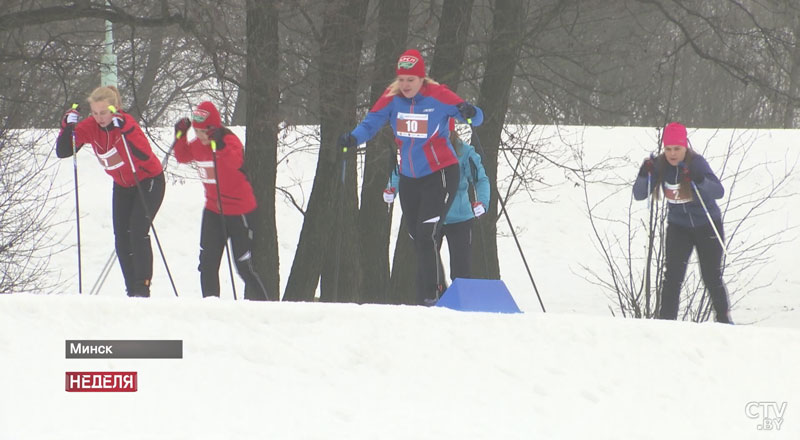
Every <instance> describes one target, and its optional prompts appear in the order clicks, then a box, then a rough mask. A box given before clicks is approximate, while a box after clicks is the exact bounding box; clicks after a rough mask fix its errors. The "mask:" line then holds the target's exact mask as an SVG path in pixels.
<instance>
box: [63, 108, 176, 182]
mask: <svg viewBox="0 0 800 440" xmlns="http://www.w3.org/2000/svg"><path fill="white" fill-rule="evenodd" d="M120 115H121V116H122V117H123V118H124V119H125V123H124V124H123V126H122V128H121V129H119V128H117V127H115V126H114V125H113V124H112V125H109V126H108V127H106V128H103V127H101V126H100V125H99V124H98V123H97V122H95V120H94V118H91V117H89V118H86V119H84V120H82V121H80V122H78V123H77V124H75V128H74V130H73V131H72V132H70V131H69V130H68V129H62V130H61V132H60V133H59V135H58V143H57V145H56V155H57V156H58V157H69V156H72V139H71V137H72V134H73V133H74V134H75V146H76V147H77V148H78V149H80V148H81V147H82V146H83V145H84V144H91V146H92V149H93V150H94V153H95V156H97V160H98V161H99V162H100V165H101V166H102V167H103V168H104V169H105V171H106V174H108V175H109V176H111V178H112V179H114V182H115V183H117V184H118V185H120V186H124V187H126V188H131V187H134V186H136V180H134V178H133V170H132V169H131V159H132V160H133V165H134V166H135V167H136V176H137V177H138V178H139V180H140V181H141V180H144V179H148V178H151V177H156V176H158V175H159V174H161V173H162V172H163V171H164V170H163V168H162V167H161V162H160V161H159V160H158V158H157V157H156V156H155V154H153V150H152V149H151V148H150V141H148V140H147V137H146V136H145V135H144V132H142V129H141V127H139V124H137V123H136V120H134V119H133V117H132V116H131V115H129V114H127V113H123V112H120ZM123 135H124V136H125V141H126V142H127V145H128V149H129V151H126V150H125V143H123V142H122V136H123ZM129 153H130V155H129Z"/></svg>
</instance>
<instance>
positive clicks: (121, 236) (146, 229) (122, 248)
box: [111, 173, 166, 297]
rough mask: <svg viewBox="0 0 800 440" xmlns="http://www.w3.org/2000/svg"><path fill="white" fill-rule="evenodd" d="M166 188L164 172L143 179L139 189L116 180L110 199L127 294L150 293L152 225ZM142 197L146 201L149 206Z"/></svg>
mask: <svg viewBox="0 0 800 440" xmlns="http://www.w3.org/2000/svg"><path fill="white" fill-rule="evenodd" d="M139 189H141V194H140V193H139ZM165 189H166V180H165V179H164V173H161V174H159V175H158V176H156V177H152V178H149V179H144V180H142V181H140V182H139V188H137V187H136V186H132V187H130V188H126V187H124V186H120V185H118V184H117V183H116V182H115V183H114V189H113V191H112V198H111V200H112V201H111V211H112V218H113V222H114V249H115V250H116V252H117V259H118V260H119V266H120V268H121V269H122V276H123V277H124V278H125V289H126V290H127V291H128V296H144V297H147V296H150V280H151V279H152V278H153V248H152V246H151V245H150V226H151V224H152V223H153V219H154V218H155V216H156V213H158V209H159V208H161V202H162V201H163V200H164V190H165ZM142 199H144V201H145V203H146V204H147V208H146V209H145V206H144V205H142ZM148 216H150V217H149V218H148Z"/></svg>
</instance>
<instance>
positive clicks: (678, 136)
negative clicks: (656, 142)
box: [662, 122, 689, 148]
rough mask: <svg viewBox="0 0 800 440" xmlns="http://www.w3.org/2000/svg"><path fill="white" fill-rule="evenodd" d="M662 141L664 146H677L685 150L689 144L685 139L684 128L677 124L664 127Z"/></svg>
mask: <svg viewBox="0 0 800 440" xmlns="http://www.w3.org/2000/svg"><path fill="white" fill-rule="evenodd" d="M662 141H663V142H662V144H663V145H664V146H667V145H678V146H681V147H683V148H687V147H688V145H689V142H688V139H687V138H686V126H684V125H683V124H680V123H678V122H670V123H669V124H667V126H666V127H664V136H663V138H662Z"/></svg>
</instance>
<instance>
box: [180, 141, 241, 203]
mask: <svg viewBox="0 0 800 440" xmlns="http://www.w3.org/2000/svg"><path fill="white" fill-rule="evenodd" d="M222 140H223V143H224V147H222V148H220V147H219V146H217V176H215V173H214V161H213V156H212V152H211V145H203V143H202V142H200V140H198V139H197V138H195V139H194V140H193V141H192V142H187V140H186V136H183V137H181V138H180V139H178V140H177V141H175V150H174V151H175V158H176V159H178V162H180V163H189V162H194V164H195V166H197V170H198V172H199V173H200V179H201V180H202V181H203V186H204V187H205V190H206V209H208V210H210V211H212V212H216V213H217V214H219V205H218V204H217V182H219V192H220V194H221V195H222V211H223V213H224V214H225V215H240V214H248V213H250V212H252V211H254V210H255V209H256V206H257V205H256V198H255V196H254V195H253V187H252V186H251V185H250V181H249V180H247V176H246V175H245V174H244V172H243V171H242V165H243V164H244V148H243V147H242V142H241V141H240V140H239V138H238V137H237V136H236V135H235V134H233V133H231V132H230V131H228V132H227V133H226V134H225V137H224V138H223V139H222Z"/></svg>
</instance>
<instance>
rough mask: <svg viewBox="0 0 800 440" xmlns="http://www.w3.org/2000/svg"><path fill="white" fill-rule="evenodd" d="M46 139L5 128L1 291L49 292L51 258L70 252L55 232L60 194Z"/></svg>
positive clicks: (0, 169) (0, 156)
mask: <svg viewBox="0 0 800 440" xmlns="http://www.w3.org/2000/svg"><path fill="white" fill-rule="evenodd" d="M43 138H44V132H42V131H39V132H35V131H28V132H23V131H19V130H8V129H7V128H4V127H0V293H11V292H46V291H48V290H49V289H50V288H52V287H54V283H53V280H52V279H50V275H51V270H50V269H49V267H48V263H49V261H50V256H51V255H52V254H53V253H55V252H60V251H64V248H63V246H64V245H63V243H62V241H61V239H60V238H58V237H55V236H54V234H53V232H52V228H53V226H56V224H55V223H54V219H55V210H56V206H57V202H58V200H60V194H59V193H58V192H57V191H56V189H55V187H54V179H55V177H54V174H53V173H52V172H49V171H50V169H51V168H52V167H53V166H54V165H53V161H50V160H48V159H49V158H48V155H47V154H42V153H41V152H40V151H37V145H38V144H39V143H41V142H42V141H43Z"/></svg>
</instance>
